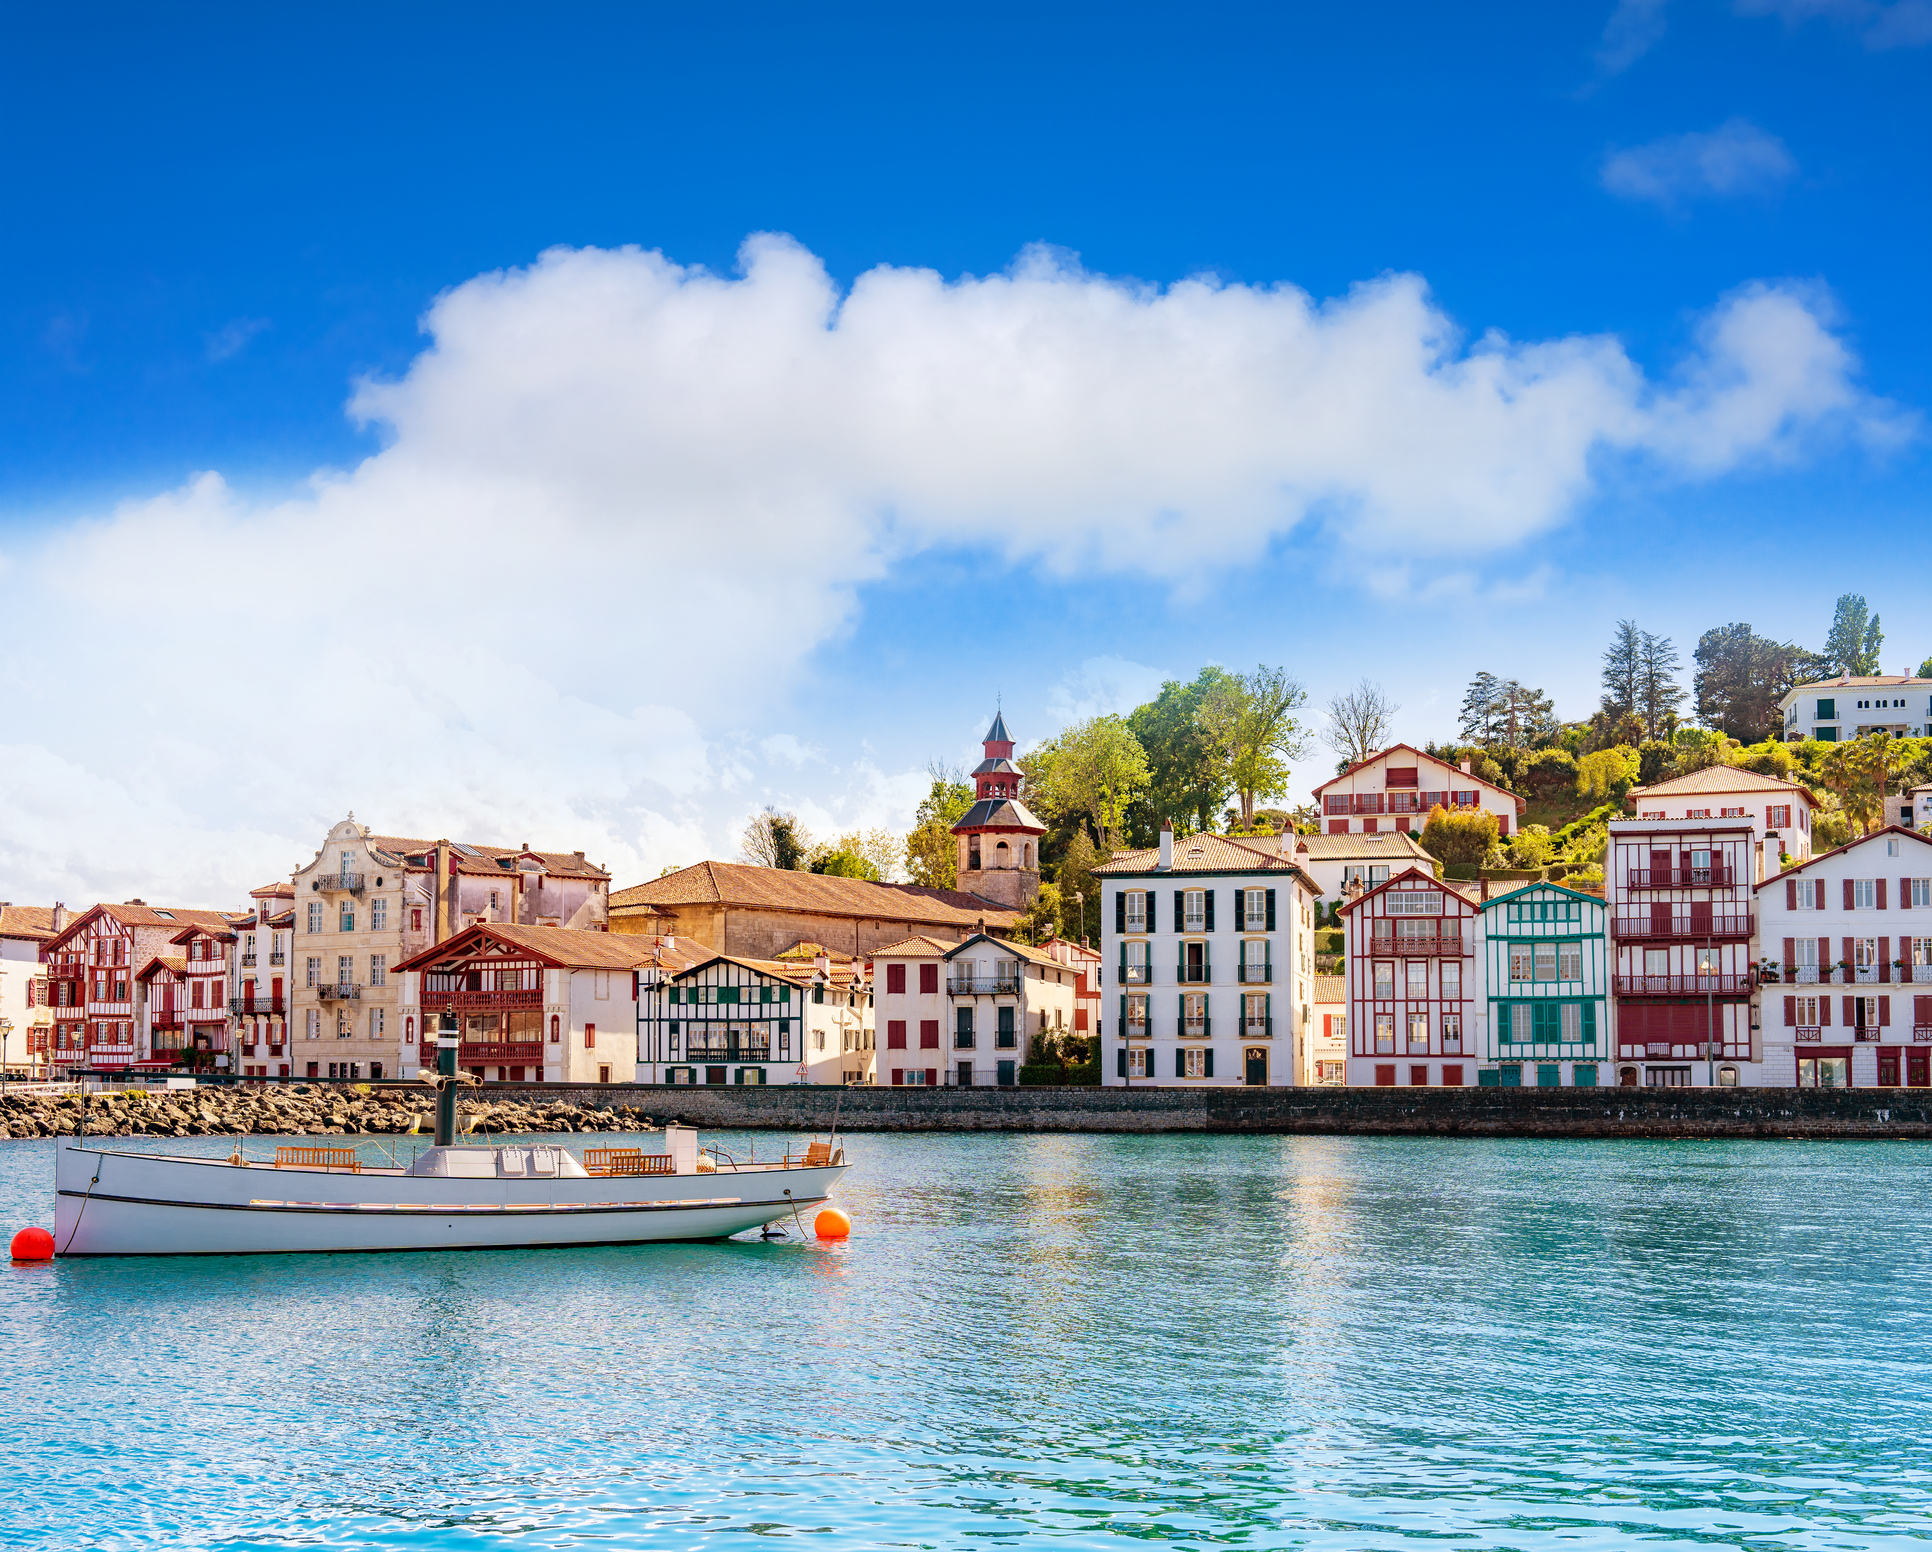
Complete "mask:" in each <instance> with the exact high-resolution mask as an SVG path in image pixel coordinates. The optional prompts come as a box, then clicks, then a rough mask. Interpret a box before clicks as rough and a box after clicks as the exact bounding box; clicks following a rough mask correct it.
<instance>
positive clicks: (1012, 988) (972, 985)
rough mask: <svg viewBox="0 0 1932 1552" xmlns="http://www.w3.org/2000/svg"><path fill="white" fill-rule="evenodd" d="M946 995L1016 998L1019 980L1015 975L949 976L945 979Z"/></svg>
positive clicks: (1018, 991)
mask: <svg viewBox="0 0 1932 1552" xmlns="http://www.w3.org/2000/svg"><path fill="white" fill-rule="evenodd" d="M946 993H947V995H948V996H952V997H1017V996H1018V995H1019V993H1020V978H1019V977H1018V976H1015V975H958V976H950V975H949V976H947V977H946Z"/></svg>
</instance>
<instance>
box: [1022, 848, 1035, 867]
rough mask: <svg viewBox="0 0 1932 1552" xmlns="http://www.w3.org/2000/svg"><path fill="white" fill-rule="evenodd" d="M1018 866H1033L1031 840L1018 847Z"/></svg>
mask: <svg viewBox="0 0 1932 1552" xmlns="http://www.w3.org/2000/svg"><path fill="white" fill-rule="evenodd" d="M1020 866H1021V867H1023V868H1030V867H1032V866H1033V843H1032V842H1031V841H1028V842H1027V843H1026V844H1025V845H1024V846H1022V847H1021V848H1020Z"/></svg>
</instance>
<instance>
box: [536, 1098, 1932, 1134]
mask: <svg viewBox="0 0 1932 1552" xmlns="http://www.w3.org/2000/svg"><path fill="white" fill-rule="evenodd" d="M539 1092H542V1093H543V1094H544V1096H545V1098H546V1099H548V1098H550V1097H552V1096H555V1097H565V1096H568V1097H569V1098H572V1099H574V1100H576V1101H577V1102H578V1103H579V1104H589V1105H591V1106H593V1107H594V1106H598V1105H602V1104H611V1105H621V1106H624V1107H626V1108H628V1109H631V1110H633V1111H636V1112H639V1113H642V1114H645V1115H649V1116H651V1117H652V1118H653V1119H654V1120H657V1121H660V1122H661V1121H664V1120H667V1119H677V1120H683V1121H687V1122H689V1123H691V1124H692V1125H694V1126H700V1127H714V1128H716V1127H730V1128H746V1129H754V1130H755V1129H771V1130H779V1131H784V1130H792V1131H820V1132H823V1131H825V1130H827V1129H828V1128H829V1127H830V1126H831V1124H832V1121H833V1118H834V1116H835V1115H836V1117H837V1120H838V1125H839V1129H840V1130H841V1131H851V1132H868V1131H872V1132H926V1131H932V1132H951V1131H968V1132H972V1131H989V1132H1253V1133H1298V1132H1299V1133H1310V1134H1317V1135H1349V1134H1360V1135H1369V1136H1392V1135H1415V1136H1429V1137H1810V1138H1832V1137H1844V1138H1859V1137H1863V1138H1924V1139H1928V1140H1932V1090H1927V1089H1483V1088H1463V1089H1441V1088H1436V1089H1404V1088H1388V1089H1374V1088H1365V1089H1336V1088H1324V1089H1287V1088H1267V1089H1261V1088H1254V1089H1251V1088H1217V1089H1179V1088H1145V1089H1117V1088H1116V1089H1107V1088H1065V1089H1055V1088H1012V1089H999V1088H967V1089H959V1088H932V1089H894V1088H852V1089H834V1088H810V1087H804V1086H799V1087H791V1086H786V1087H770V1088H751V1087H745V1088H738V1087H729V1088H709V1087H694V1088H685V1087H677V1088H667V1087H656V1086H644V1085H638V1086H627V1087H623V1088H610V1089H592V1090H585V1089H575V1088H573V1089H552V1090H540V1091H539ZM593 1096H594V1097H593Z"/></svg>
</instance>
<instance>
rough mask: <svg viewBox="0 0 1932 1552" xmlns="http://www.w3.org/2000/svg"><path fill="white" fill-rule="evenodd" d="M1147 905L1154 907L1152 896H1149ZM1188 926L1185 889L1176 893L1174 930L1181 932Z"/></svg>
mask: <svg viewBox="0 0 1932 1552" xmlns="http://www.w3.org/2000/svg"><path fill="white" fill-rule="evenodd" d="M1147 903H1148V905H1149V906H1150V907H1151V906H1152V905H1153V896H1152V895H1149V896H1148V900H1147ZM1186 925H1187V891H1186V890H1185V889H1177V890H1175V891H1174V930H1175V931H1176V932H1179V931H1180V930H1181V929H1182V928H1183V927H1184V926H1186Z"/></svg>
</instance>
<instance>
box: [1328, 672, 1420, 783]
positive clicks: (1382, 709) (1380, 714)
mask: <svg viewBox="0 0 1932 1552" xmlns="http://www.w3.org/2000/svg"><path fill="white" fill-rule="evenodd" d="M1399 710H1401V708H1400V707H1399V706H1397V705H1396V704H1395V702H1394V701H1392V700H1390V699H1389V697H1388V695H1387V693H1386V692H1385V691H1384V690H1383V688H1382V686H1381V685H1379V684H1376V683H1375V682H1374V681H1373V680H1370V679H1364V680H1363V681H1362V682H1361V683H1360V684H1358V685H1356V686H1355V688H1354V689H1352V690H1350V691H1348V692H1347V693H1346V694H1343V695H1337V696H1335V697H1334V698H1333V699H1332V700H1330V701H1329V703H1328V726H1327V727H1325V728H1324V729H1322V738H1323V740H1324V741H1325V742H1326V743H1327V745H1328V747H1329V748H1331V749H1333V750H1334V751H1335V752H1336V753H1337V754H1339V755H1340V756H1341V757H1342V759H1343V760H1344V761H1345V762H1346V763H1347V764H1350V765H1354V764H1357V763H1359V762H1360V761H1363V760H1366V759H1368V758H1369V756H1371V755H1373V754H1377V753H1379V752H1380V751H1381V750H1382V749H1383V748H1384V747H1385V746H1386V745H1387V744H1388V742H1389V739H1390V737H1391V735H1392V733H1393V730H1394V725H1395V714H1396V712H1398V711H1399Z"/></svg>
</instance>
